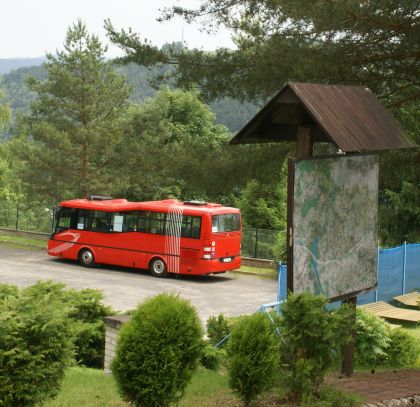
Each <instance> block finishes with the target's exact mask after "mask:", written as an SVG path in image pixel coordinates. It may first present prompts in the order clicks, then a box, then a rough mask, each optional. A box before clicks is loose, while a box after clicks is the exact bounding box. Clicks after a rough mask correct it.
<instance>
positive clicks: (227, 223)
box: [211, 213, 241, 233]
mask: <svg viewBox="0 0 420 407" xmlns="http://www.w3.org/2000/svg"><path fill="white" fill-rule="evenodd" d="M211 229H212V232H213V233H220V232H234V231H238V230H240V229H241V221H240V216H239V213H226V214H223V215H213V216H212V228H211Z"/></svg>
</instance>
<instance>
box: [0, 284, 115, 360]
mask: <svg viewBox="0 0 420 407" xmlns="http://www.w3.org/2000/svg"><path fill="white" fill-rule="evenodd" d="M10 287H13V286H9V287H6V288H3V289H2V287H1V286H0V298H1V296H2V292H4V293H6V292H9V294H13V292H15V293H16V292H18V289H17V287H14V288H15V290H14V289H13V288H10ZM25 295H26V296H28V297H29V298H32V299H33V300H34V301H37V300H38V299H42V298H44V297H46V296H48V298H49V301H50V303H51V304H54V305H55V307H56V308H58V309H61V310H62V311H63V313H64V315H65V316H66V317H67V319H68V321H67V322H68V323H69V324H70V326H71V328H70V335H71V338H72V343H73V356H74V359H75V361H76V363H78V364H80V365H84V366H87V367H94V368H102V367H103V362H104V352H105V323H104V317H105V316H108V315H114V314H115V311H113V310H112V308H111V307H108V306H106V305H104V304H103V294H102V292H101V291H99V290H94V289H84V290H81V291H78V290H73V289H66V286H65V285H64V284H62V283H56V282H53V281H38V282H37V283H36V284H34V285H32V286H29V287H27V288H26V289H25Z"/></svg>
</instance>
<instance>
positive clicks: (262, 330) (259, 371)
mask: <svg viewBox="0 0 420 407" xmlns="http://www.w3.org/2000/svg"><path fill="white" fill-rule="evenodd" d="M279 342H280V338H279V337H277V336H276V335H275V333H274V327H273V325H272V324H271V322H270V321H269V319H268V318H267V316H266V315H264V314H255V315H253V316H250V317H246V318H243V319H241V320H240V321H239V322H238V323H237V324H235V326H234V328H233V331H232V336H231V337H230V339H229V344H228V346H227V352H228V371H229V379H230V380H229V383H230V386H231V388H232V389H233V391H234V392H235V393H236V394H238V396H239V397H240V398H241V399H242V400H243V402H244V404H245V405H246V406H249V404H250V403H251V402H252V401H253V400H254V399H255V398H256V397H257V396H258V395H260V394H262V393H263V392H264V391H266V390H269V389H270V388H271V387H272V385H273V384H274V381H275V378H276V371H277V369H278V362H279V358H278V353H279Z"/></svg>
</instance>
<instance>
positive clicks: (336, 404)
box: [300, 386, 363, 407]
mask: <svg viewBox="0 0 420 407" xmlns="http://www.w3.org/2000/svg"><path fill="white" fill-rule="evenodd" d="M362 404H363V399H362V397H360V396H359V395H357V394H349V393H343V392H341V391H340V390H338V389H335V388H333V387H330V386H326V387H323V388H321V389H320V391H319V393H317V394H315V393H311V394H307V395H305V396H304V397H303V399H302V401H301V404H300V406H301V407H357V406H361V405H362Z"/></svg>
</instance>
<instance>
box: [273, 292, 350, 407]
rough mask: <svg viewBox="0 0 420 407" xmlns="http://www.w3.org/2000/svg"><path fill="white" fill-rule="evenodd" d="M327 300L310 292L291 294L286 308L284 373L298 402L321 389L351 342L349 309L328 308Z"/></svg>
mask: <svg viewBox="0 0 420 407" xmlns="http://www.w3.org/2000/svg"><path fill="white" fill-rule="evenodd" d="M327 303H328V301H327V299H326V298H324V297H321V296H314V295H312V294H310V293H302V294H291V295H289V297H288V299H287V302H285V303H284V304H283V305H282V313H283V318H282V319H281V320H280V332H281V334H282V338H283V341H282V344H281V360H282V366H283V369H282V374H283V378H284V380H285V382H286V383H287V386H288V388H289V397H291V398H292V399H295V400H300V398H301V397H302V396H303V395H305V394H311V393H314V392H316V391H317V390H318V388H319V386H320V384H321V383H322V382H323V380H324V378H325V375H326V373H327V371H328V370H329V369H331V368H332V367H333V366H334V364H335V363H336V362H337V360H338V358H339V354H340V346H341V345H342V344H344V343H346V342H347V341H348V340H349V337H348V332H349V326H348V322H347V321H348V320H349V309H348V308H347V307H341V308H340V309H339V310H337V311H335V312H328V311H327V309H326V306H327Z"/></svg>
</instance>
